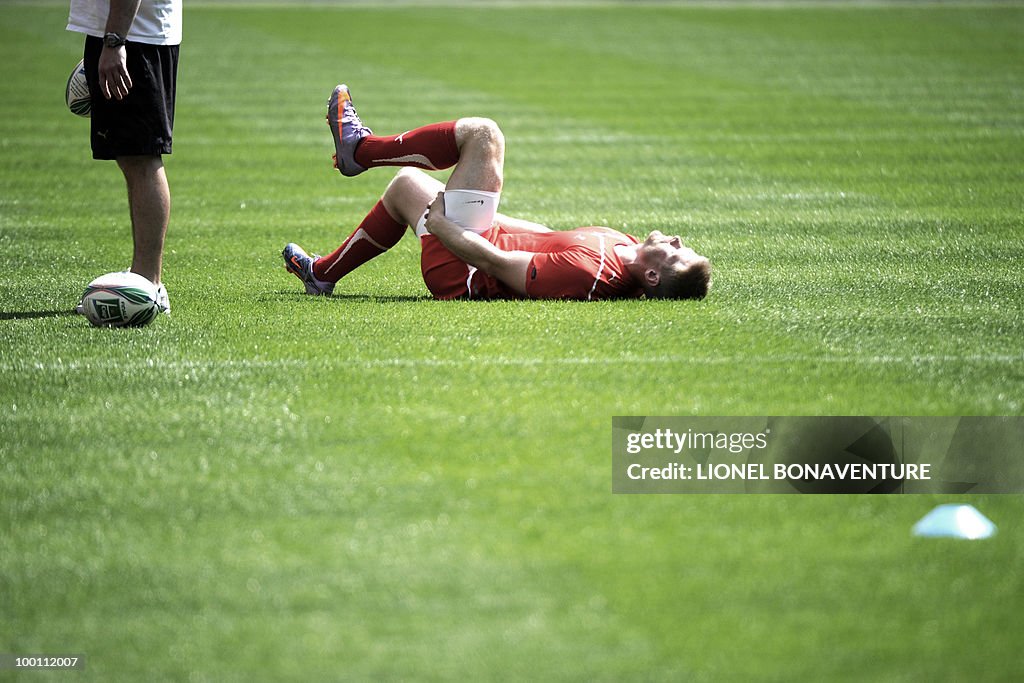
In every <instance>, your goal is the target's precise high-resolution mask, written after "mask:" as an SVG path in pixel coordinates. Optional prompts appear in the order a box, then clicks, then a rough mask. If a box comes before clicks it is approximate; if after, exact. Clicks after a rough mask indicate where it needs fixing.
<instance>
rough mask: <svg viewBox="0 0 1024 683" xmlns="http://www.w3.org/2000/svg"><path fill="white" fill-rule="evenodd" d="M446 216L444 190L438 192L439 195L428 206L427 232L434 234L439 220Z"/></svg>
mask: <svg viewBox="0 0 1024 683" xmlns="http://www.w3.org/2000/svg"><path fill="white" fill-rule="evenodd" d="M444 217H445V215H444V192H438V193H437V197H435V198H434V201H433V202H431V203H430V206H428V207H427V215H426V223H425V225H426V228H427V232H429V233H430V234H431V235H433V234H434V228H436V227H437V225H438V222H439V220H440V219H441V218H444Z"/></svg>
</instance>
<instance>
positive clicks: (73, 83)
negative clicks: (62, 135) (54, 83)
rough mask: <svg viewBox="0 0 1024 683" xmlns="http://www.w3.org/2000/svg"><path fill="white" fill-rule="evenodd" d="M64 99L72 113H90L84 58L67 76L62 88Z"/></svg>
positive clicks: (90, 99) (90, 104)
mask: <svg viewBox="0 0 1024 683" xmlns="http://www.w3.org/2000/svg"><path fill="white" fill-rule="evenodd" d="M64 101H65V102H67V103H68V109H70V110H71V113H72V114H78V115H79V116H86V117H88V116H91V115H92V98H91V97H89V82H88V81H87V80H85V60H84V59H83V60H82V61H80V62H78V64H76V65H75V69H74V71H72V72H71V75H70V76H68V84H67V87H66V88H64Z"/></svg>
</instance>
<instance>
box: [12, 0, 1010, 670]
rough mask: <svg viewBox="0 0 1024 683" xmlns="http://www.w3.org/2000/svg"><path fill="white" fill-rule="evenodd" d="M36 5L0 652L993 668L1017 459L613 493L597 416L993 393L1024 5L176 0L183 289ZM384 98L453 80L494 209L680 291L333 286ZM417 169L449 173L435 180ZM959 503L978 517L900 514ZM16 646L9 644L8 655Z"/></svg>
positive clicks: (290, 665) (947, 408)
mask: <svg viewBox="0 0 1024 683" xmlns="http://www.w3.org/2000/svg"><path fill="white" fill-rule="evenodd" d="M66 16H67V7H66V3H63V2H58V3H52V4H43V5H38V4H31V5H29V4H2V5H0V61H2V62H3V64H4V65H5V66H4V76H3V79H2V82H0V94H2V97H0V246H2V249H0V378H2V382H0V653H81V654H85V655H86V656H87V668H86V669H85V671H83V672H79V673H74V674H72V673H49V674H48V673H45V672H32V673H24V674H15V673H12V672H11V671H0V679H4V680H9V679H13V680H32V681H35V680H97V681H119V680H123V681H142V680H146V681H157V680H175V681H178V680H187V681H232V680H239V681H241V680H245V681H252V680H257V681H262V680H292V681H326V680H403V679H404V680H609V681H621V680H632V679H643V680H708V681H719V680H725V681H731V680H778V681H791V680H898V681H934V680H992V681H1002V680H1020V679H1021V678H1022V676H1024V665H1022V664H1021V659H1020V655H1019V644H1020V641H1021V637H1022V634H1024V610H1022V607H1024V598H1022V595H1024V573H1022V571H1024V570H1022V567H1024V528H1022V524H1021V520H1022V514H1021V499H1020V497H1017V496H978V495H975V496H958V497H943V496H937V497H929V496H890V497H868V496H865V497H839V496H836V497H819V496H808V497H799V496H613V495H612V494H611V493H610V491H611V477H610V458H611V455H610V453H611V449H610V436H611V418H612V416H613V415H847V414H849V415H986V414H1005V415H1019V414H1022V413H1024V364H1022V361H1024V343H1022V340H1024V278H1022V274H1024V271H1022V259H1024V219H1022V215H1024V192H1022V187H1024V184H1022V181H1024V171H1022V168H1024V165H1022V160H1024V132H1022V131H1024V67H1022V65H1024V7H1022V6H1019V5H995V6H988V5H976V4H964V5H958V4H939V5H922V6H914V5H903V6H895V7H893V6H877V5H866V6H865V5H858V6H852V7H848V6H835V5H833V6H829V5H824V6H814V5H810V6H808V5H803V6H786V5H781V6H780V5H774V6H768V7H766V6H761V5H754V6H743V5H735V4H732V5H727V6H723V7H717V6H685V5H683V6H673V5H657V6H651V5H635V6H625V5H623V6H619V5H608V4H602V5H598V6H587V5H571V6H562V7H538V6H524V7H516V6H504V7H500V8H495V7H453V6H449V7H429V6H415V7H393V8H373V7H370V6H340V7H329V6H323V5H318V6H312V7H310V6H305V7H299V6H291V7H287V6H249V5H230V4H221V5H218V4H216V3H188V2H187V3H186V20H185V36H186V41H185V43H184V44H183V46H182V51H181V59H182V61H181V71H180V74H179V79H180V80H179V105H178V112H177V121H176V128H175V152H174V154H173V155H172V156H170V157H168V158H167V169H168V175H169V178H170V181H171V186H172V192H173V196H174V208H173V214H172V226H171V230H170V234H169V240H168V254H167V258H166V263H165V282H166V283H167V285H168V289H169V291H170V295H171V302H172V305H173V315H172V317H171V318H169V319H161V320H158V321H157V322H156V323H155V324H153V325H152V326H150V327H148V328H145V329H141V330H101V329H92V328H90V327H89V326H88V325H87V324H86V322H85V321H84V320H83V319H82V318H80V317H77V316H74V315H71V314H70V313H69V311H70V310H71V309H72V308H73V307H74V305H75V303H77V299H78V296H79V295H80V294H81V291H82V289H83V288H84V286H85V284H86V283H87V282H88V281H89V280H91V279H92V278H93V277H95V276H97V275H99V274H101V273H105V272H108V271H113V270H120V269H122V268H125V267H126V266H127V265H128V262H129V257H130V243H129V229H128V226H127V208H126V202H125V191H124V187H123V181H122V180H121V177H120V173H119V172H118V170H117V169H116V167H115V166H114V165H113V164H110V163H100V162H94V161H93V160H92V159H91V155H90V151H89V143H88V123H87V122H86V121H85V120H84V119H79V118H77V117H74V116H72V115H71V114H70V113H69V112H68V111H67V110H66V109H65V108H64V104H63V100H62V96H63V95H62V91H63V87H64V82H65V79H66V78H67V74H68V72H69V71H70V69H71V67H72V66H73V65H74V63H75V62H76V61H77V60H78V59H79V58H80V55H81V40H80V38H79V36H77V35H74V34H69V33H66V32H65V31H64V25H65V20H66ZM341 81H344V82H347V83H348V84H349V85H351V86H352V88H353V92H354V94H355V97H356V101H357V103H358V104H359V109H360V114H361V115H362V116H363V119H364V120H365V121H366V122H367V123H368V124H369V125H371V126H372V127H373V128H374V129H375V130H376V131H378V132H391V131H394V132H401V131H403V130H406V129H408V128H410V127H412V126H415V125H417V124H420V123H426V122H431V121H435V120H443V119H450V118H456V117H458V116H461V115H485V116H490V117H492V118H494V119H495V120H497V121H498V122H499V124H501V126H502V127H503V129H504V130H505V133H506V136H507V141H508V153H507V165H506V186H505V193H504V195H503V200H502V201H503V210H504V211H506V212H507V213H511V214H515V215H520V216H522V217H524V218H529V219H532V220H537V221H540V222H544V223H547V224H549V225H551V226H552V227H556V228H570V227H575V226H577V225H588V224H606V225H609V226H612V227H616V228H620V229H625V230H626V231H629V232H633V233H634V234H639V235H644V234H646V233H647V231H648V230H650V229H653V228H659V229H662V230H671V231H673V232H680V233H681V234H682V235H683V237H684V239H686V240H688V241H689V242H690V243H691V244H692V245H693V246H694V247H695V248H697V250H698V251H700V252H702V253H705V254H708V255H709V256H710V257H711V259H712V261H713V263H714V266H715V269H716V270H715V282H714V289H713V292H712V295H711V296H710V297H709V298H708V299H707V300H705V301H704V302H699V303H693V302H658V301H650V302H635V301H634V302H603V303H593V304H579V303H560V302H491V303H479V302H477V303H473V302H447V303H442V302H435V301H432V300H430V299H429V298H427V292H426V290H425V288H424V286H423V284H422V281H421V280H420V277H419V270H418V248H417V245H415V244H414V243H413V240H412V239H407V240H405V241H403V243H401V244H400V245H399V246H398V247H397V248H396V249H394V250H393V251H392V252H391V253H389V254H387V255H386V256H384V257H382V258H380V259H377V260H376V261H374V262H373V263H371V264H369V265H368V266H367V267H365V268H363V269H361V270H360V271H357V272H356V273H354V274H353V275H352V276H350V277H349V278H347V279H346V280H344V281H343V282H342V283H341V285H340V287H339V290H338V293H339V295H338V296H335V297H334V298H332V299H329V300H327V299H313V298H309V297H306V296H304V295H301V294H300V290H299V285H298V282H297V281H296V280H295V279H294V278H293V277H292V276H291V275H288V274H287V273H286V272H285V271H284V270H283V268H282V267H281V265H280V257H279V252H280V249H281V247H282V246H283V245H284V243H285V242H288V241H293V240H294V241H298V242H300V243H302V244H303V245H305V246H306V247H307V248H310V249H312V250H317V251H324V250H329V249H332V248H333V247H334V246H336V245H337V244H338V243H340V241H341V240H342V239H343V238H344V237H345V236H346V235H347V234H348V232H349V231H350V230H351V228H352V227H353V226H354V225H355V224H356V223H357V222H358V221H359V220H360V219H361V218H362V216H363V214H364V213H365V212H366V210H368V209H369V207H370V206H372V204H373V202H374V201H375V200H376V198H377V197H378V196H379V194H380V193H381V192H382V191H383V189H384V187H385V185H386V184H387V182H388V180H389V178H390V174H389V173H388V172H387V171H386V170H380V171H375V172H371V173H366V174H363V175H362V176H360V177H358V178H355V179H342V178H341V177H340V176H339V175H338V174H337V173H336V172H334V171H333V170H332V169H331V166H330V154H331V151H332V144H331V139H330V133H329V132H328V129H327V127H326V126H325V125H324V122H323V115H324V103H325V101H326V98H327V96H328V95H329V93H330V90H331V88H332V87H333V86H334V85H335V84H336V83H338V82H341ZM442 177H443V176H442ZM949 500H956V501H961V500H962V501H965V502H971V503H973V504H975V505H976V506H978V507H979V508H980V509H981V510H982V511H983V512H984V513H985V514H987V515H988V516H989V517H991V518H992V519H993V520H994V521H995V522H996V523H997V524H998V525H999V528H1000V531H999V534H998V535H997V536H996V537H995V538H994V539H992V540H990V541H979V542H944V541H935V540H932V541H925V540H921V539H914V538H912V537H911V535H910V527H911V525H912V524H913V523H914V522H915V521H916V520H917V519H918V518H920V517H921V516H922V515H923V514H925V513H926V512H927V511H928V510H929V509H931V508H932V507H933V506H934V505H935V504H937V503H938V502H945V501H949ZM8 677H9V678H8Z"/></svg>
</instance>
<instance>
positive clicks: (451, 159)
mask: <svg viewBox="0 0 1024 683" xmlns="http://www.w3.org/2000/svg"><path fill="white" fill-rule="evenodd" d="M355 157H356V163H357V164H359V165H360V166H363V167H365V168H373V167H375V166H415V167H416V168H423V169H426V170H428V171H438V170H441V169H443V168H450V167H452V166H454V165H455V162H457V161H458V160H459V147H458V145H456V144H455V122H454V121H445V122H444V123H433V124H431V125H429V126H423V127H422V128H417V129H415V130H410V131H406V132H404V133H402V134H401V135H397V136H396V135H368V136H366V137H365V138H363V140H362V142H360V143H359V147H358V148H356V154H355Z"/></svg>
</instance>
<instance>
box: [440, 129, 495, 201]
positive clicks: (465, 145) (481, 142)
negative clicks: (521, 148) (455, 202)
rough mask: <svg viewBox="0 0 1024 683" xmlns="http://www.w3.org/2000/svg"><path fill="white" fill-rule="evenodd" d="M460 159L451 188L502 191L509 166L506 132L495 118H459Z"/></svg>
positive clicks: (449, 187)
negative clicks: (506, 161) (506, 160)
mask: <svg viewBox="0 0 1024 683" xmlns="http://www.w3.org/2000/svg"><path fill="white" fill-rule="evenodd" d="M455 142H456V144H457V145H458V146H459V163H458V164H456V166H455V170H454V171H452V175H451V177H450V178H449V179H448V183H447V185H446V189H448V190H483V191H485V192H501V186H502V183H503V179H504V168H505V135H504V134H503V133H502V132H501V128H499V127H498V124H497V123H495V122H494V121H492V120H491V119H486V118H478V117H470V118H463V119H459V120H458V121H456V122H455Z"/></svg>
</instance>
